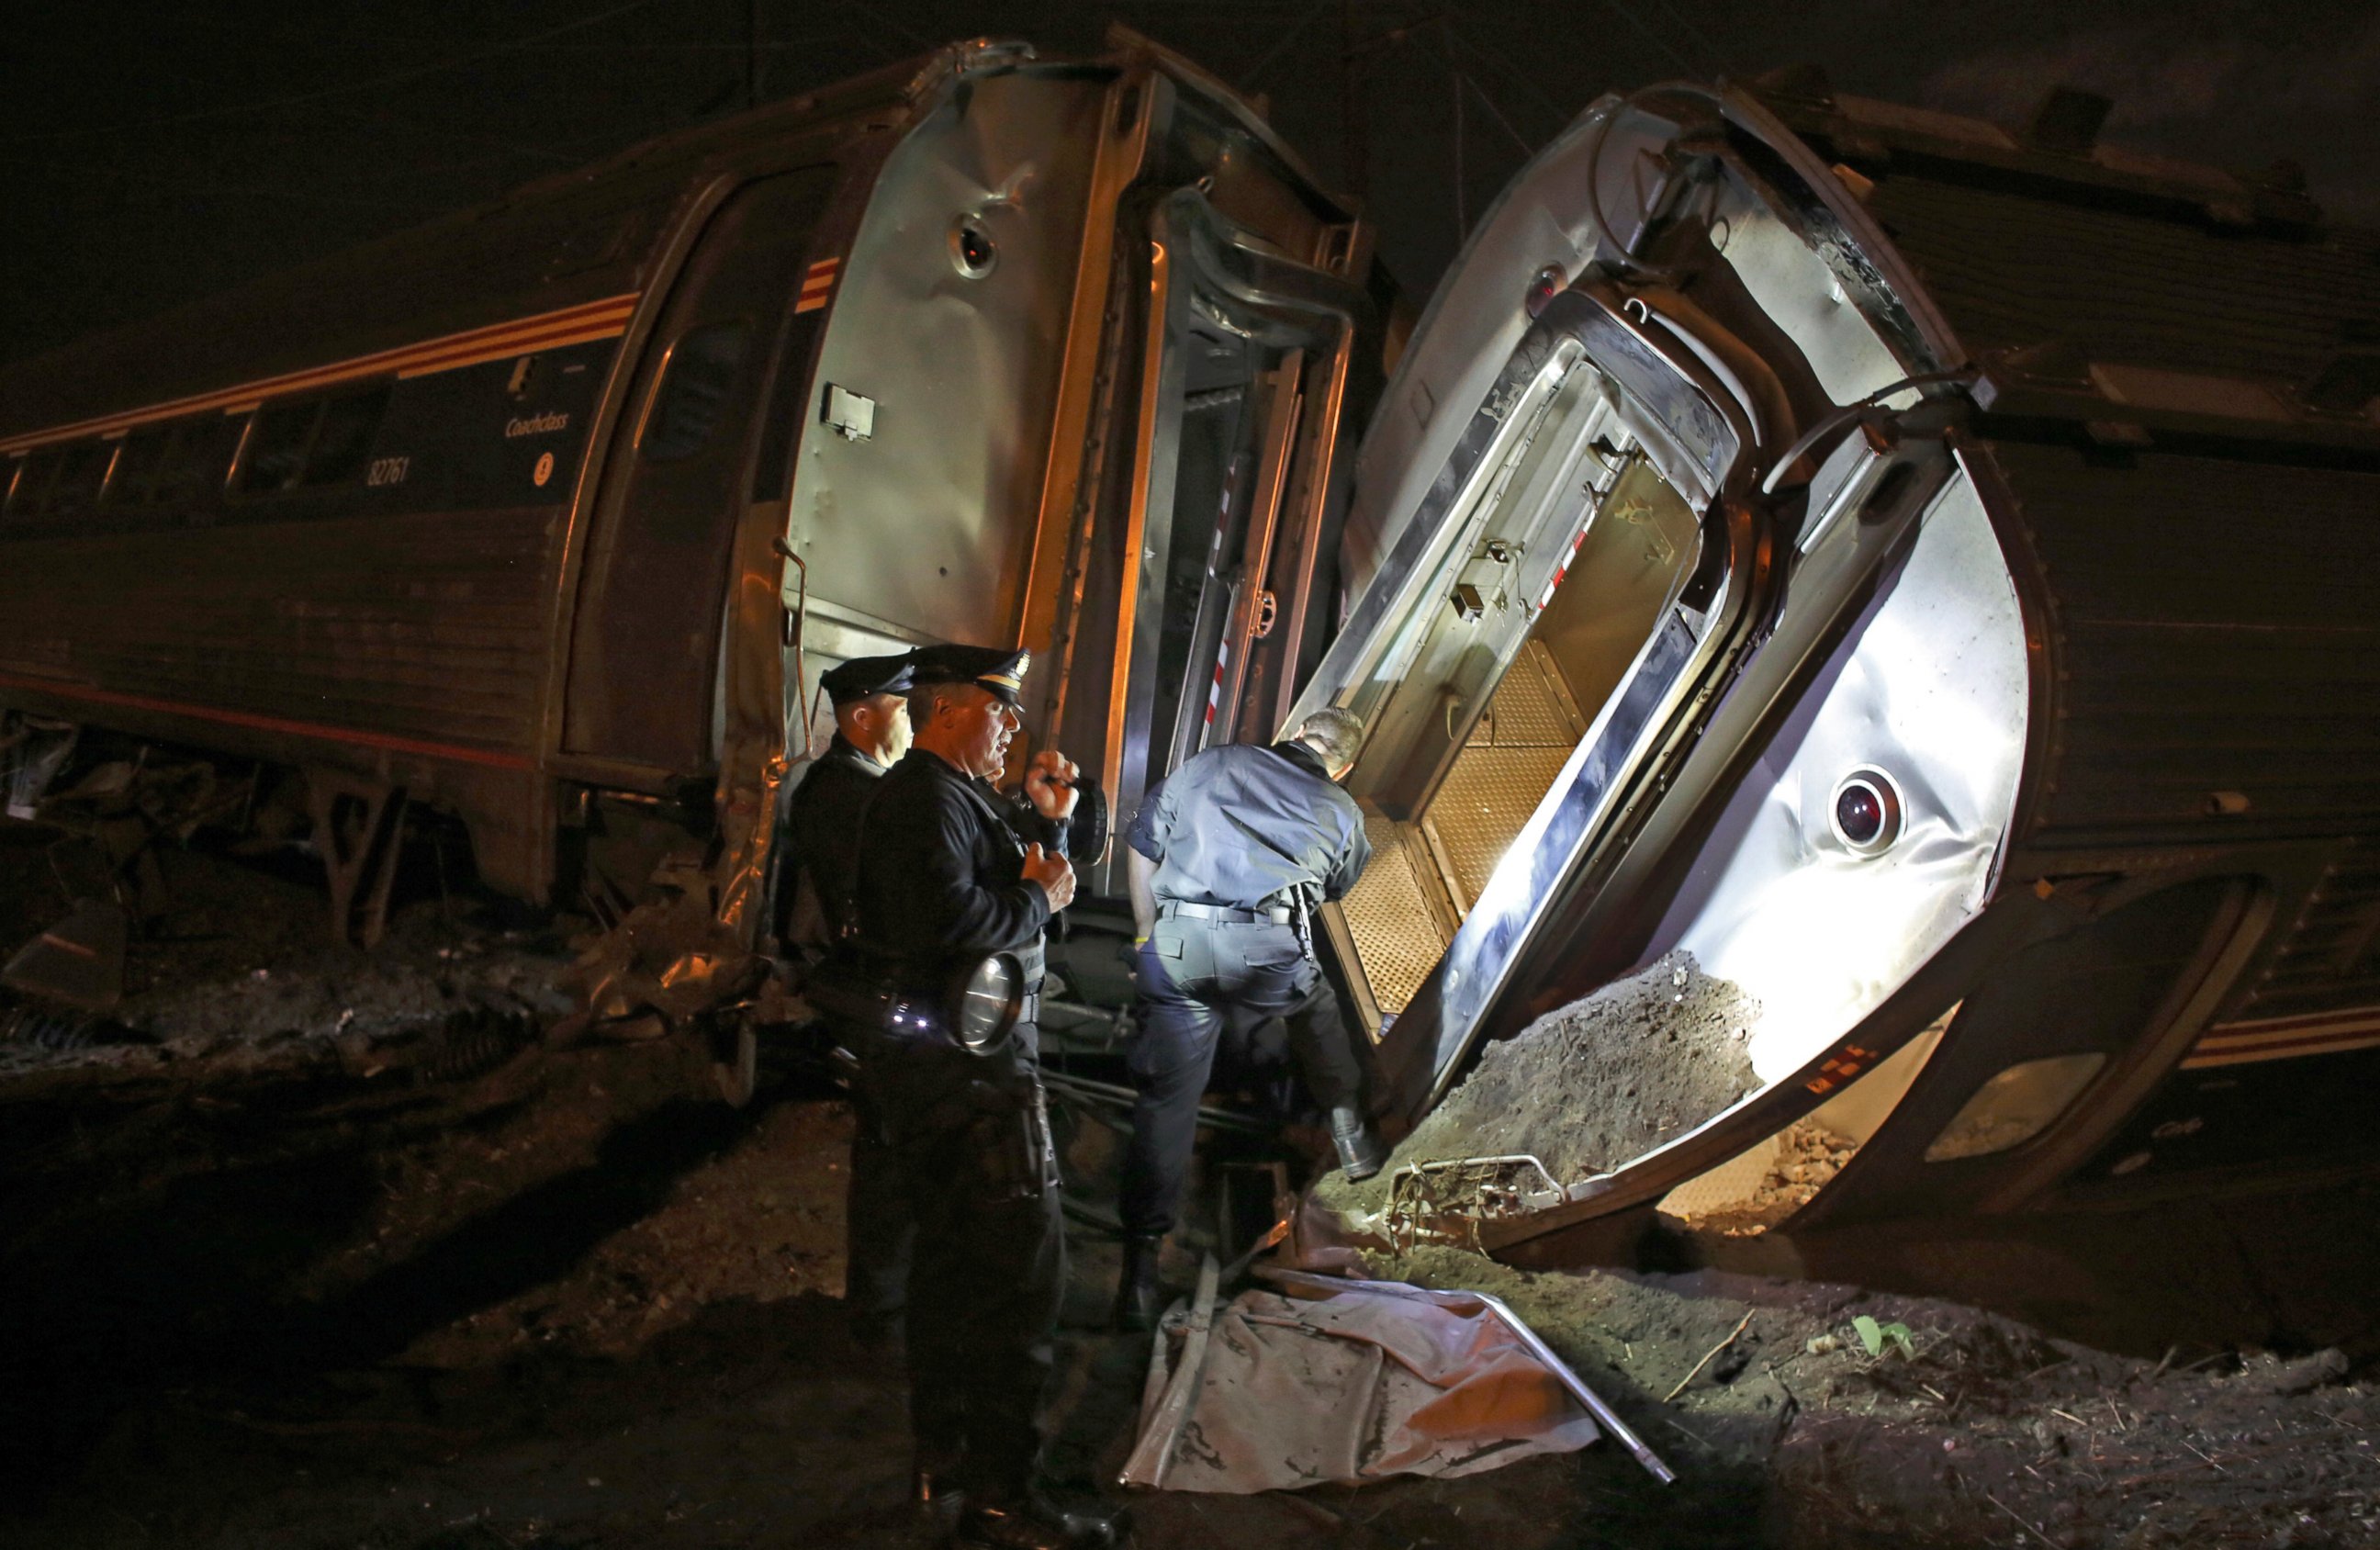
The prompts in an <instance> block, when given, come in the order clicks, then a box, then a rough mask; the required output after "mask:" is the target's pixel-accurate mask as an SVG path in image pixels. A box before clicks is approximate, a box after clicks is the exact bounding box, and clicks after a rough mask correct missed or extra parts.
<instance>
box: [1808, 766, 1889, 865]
mask: <svg viewBox="0 0 2380 1550" xmlns="http://www.w3.org/2000/svg"><path fill="white" fill-rule="evenodd" d="M1901 818H1902V809H1901V804H1900V787H1898V786H1896V785H1894V784H1893V783H1892V777H1891V776H1889V775H1887V774H1886V773H1885V772H1884V771H1883V770H1881V769H1854V770H1852V772H1851V773H1850V774H1848V775H1846V776H1844V777H1843V778H1842V780H1841V781H1839V782H1838V783H1837V784H1836V786H1835V794H1834V799H1833V801H1832V802H1830V803H1829V804H1828V807H1827V820H1828V826H1829V827H1831V828H1832V829H1834V831H1835V838H1836V839H1838V840H1840V841H1841V842H1843V845H1844V847H1845V848H1846V849H1849V850H1851V851H1853V852H1856V853H1857V854H1861V855H1877V854H1882V853H1883V852H1885V851H1888V850H1889V849H1891V848H1892V842H1894V841H1895V840H1898V839H1900V825H1901Z"/></svg>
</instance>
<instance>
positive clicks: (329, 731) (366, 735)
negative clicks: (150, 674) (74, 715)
mask: <svg viewBox="0 0 2380 1550" xmlns="http://www.w3.org/2000/svg"><path fill="white" fill-rule="evenodd" d="M0 688H5V689H31V690H33V691H35V692H37V693H40V694H45V695H58V696H64V697H66V698H67V699H82V700H91V701H93V702H95V703H97V704H101V705H115V706H120V707H122V708H125V709H128V710H154V711H157V712H159V713H161V714H164V715H168V716H188V717H193V718H195V719H197V720H200V721H220V722H222V723H223V724H224V725H225V726H235V727H248V728H250V729H252V730H254V731H258V732H282V733H290V734H292V735H293V736H297V737H310V738H312V739H314V740H315V741H317V742H321V743H343V744H346V745H349V746H351V747H358V748H378V749H382V750H384V751H386V752H388V753H393V754H415V755H419V757H423V758H433V759H447V760H450V761H452V762H454V763H456V764H478V765H485V766H487V767H488V768H490V769H516V770H520V771H523V772H528V771H529V770H533V769H536V768H537V765H536V763H535V761H533V760H532V759H530V758H529V757H528V755H526V754H516V753H509V752H507V751H505V750H504V749H502V748H473V747H468V746H467V745H463V744H460V743H432V742H430V741H428V740H426V739H423V738H419V737H399V736H396V735H395V734H394V733H382V732H365V731H362V730H361V729H359V728H353V727H327V726H323V725H321V724H320V723H318V722H314V721H291V720H289V719H287V718H286V717H282V716H262V715H258V714H257V713H256V712H254V711H249V710H225V709H220V708H216V707H214V706H209V705H192V704H189V703H188V702H187V701H184V700H172V699H152V698H149V697H148V696H144V695H128V694H120V693H118V692H117V691H115V690H114V689H99V688H91V687H87V686H85V685H83V684H62V683H59V682H57V681H56V680H55V679H48V678H18V677H16V676H14V675H13V674H10V673H5V672H0Z"/></svg>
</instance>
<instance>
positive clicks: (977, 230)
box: [951, 215, 1000, 280]
mask: <svg viewBox="0 0 2380 1550" xmlns="http://www.w3.org/2000/svg"><path fill="white" fill-rule="evenodd" d="M999 261H1000V249H999V248H997V247H996V246H994V245H993V243H992V240H991V234H990V232H987V231H985V230H984V229H983V221H982V219H981V217H979V216H975V215H962V216H960V217H959V218H958V219H957V220H956V221H954V222H953V223H952V224H951V267H952V268H953V269H955V270H957V271H958V272H960V273H961V274H964V275H965V276H966V277H967V278H968V279H970V280H980V279H982V278H983V277H984V276H985V275H987V274H989V273H990V272H991V270H992V266H993V265H994V264H996V263H998V262H999Z"/></svg>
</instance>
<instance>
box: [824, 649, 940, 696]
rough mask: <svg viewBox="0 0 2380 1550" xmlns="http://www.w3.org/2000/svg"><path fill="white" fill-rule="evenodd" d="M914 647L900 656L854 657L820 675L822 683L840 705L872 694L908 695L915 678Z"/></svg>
mask: <svg viewBox="0 0 2380 1550" xmlns="http://www.w3.org/2000/svg"><path fill="white" fill-rule="evenodd" d="M916 655H917V653H916V652H914V651H904V652H903V653H901V655H899V656H897V657H854V658H853V659H851V660H849V661H847V662H845V663H844V664H843V665H842V666H841V667H836V668H830V669H828V670H827V671H826V672H822V673H820V675H819V685H820V687H821V688H823V689H825V690H826V697H827V698H829V699H831V700H832V701H833V702H834V703H835V704H837V705H848V704H850V703H851V702H852V701H853V700H856V699H866V698H867V697H868V696H870V695H905V694H907V693H908V692H909V685H910V684H913V683H915V682H916V678H915V675H914V673H913V672H912V667H911V662H910V659H911V658H912V657H914V656H916Z"/></svg>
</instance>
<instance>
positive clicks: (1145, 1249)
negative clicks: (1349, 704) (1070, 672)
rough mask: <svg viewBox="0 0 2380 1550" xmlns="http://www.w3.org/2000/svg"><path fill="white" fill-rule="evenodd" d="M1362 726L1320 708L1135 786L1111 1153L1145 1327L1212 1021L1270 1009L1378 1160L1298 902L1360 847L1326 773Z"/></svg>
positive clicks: (1348, 1156) (1335, 1004)
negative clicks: (1118, 1113)
mask: <svg viewBox="0 0 2380 1550" xmlns="http://www.w3.org/2000/svg"><path fill="white" fill-rule="evenodd" d="M1362 740H1363V723H1362V722H1361V721H1358V720H1357V719H1356V718H1355V717H1354V715H1353V714H1351V713H1349V712H1347V711H1344V710H1339V709H1325V710H1320V711H1318V712H1316V713H1315V714H1314V715H1312V716H1309V717H1307V718H1306V720H1305V722H1304V723H1303V724H1302V725H1300V726H1299V728H1298V730H1297V733H1296V734H1295V735H1294V736H1293V737H1291V738H1290V739H1289V740H1288V741H1287V742H1283V743H1276V744H1274V745H1272V746H1270V747H1260V746H1257V745H1252V744H1226V745H1220V746H1218V747H1213V748H1208V749H1207V750H1205V751H1204V752H1202V753H1199V754H1196V755H1194V756H1192V757H1191V758H1190V759H1189V760H1187V761H1186V762H1185V763H1184V765H1183V766H1182V768H1181V769H1177V770H1175V771H1174V772H1173V773H1172V775H1170V776H1168V777H1166V779H1165V780H1164V781H1161V782H1160V784H1159V785H1158V786H1157V788H1156V789H1155V790H1154V791H1152V792H1150V793H1148V797H1147V801H1145V802H1144V803H1142V805H1141V808H1140V811H1139V813H1138V814H1137V815H1135V817H1134V819H1133V825H1132V829H1131V832H1130V834H1129V835H1128V836H1127V837H1126V838H1127V841H1128V842H1129V844H1130V846H1131V854H1129V855H1128V856H1127V857H1126V866H1127V877H1128V880H1129V883H1130V887H1131V890H1132V913H1133V919H1134V922H1135V928H1136V930H1137V933H1138V935H1137V938H1136V939H1135V948H1136V952H1135V978H1136V979H1137V980H1138V982H1139V987H1140V1001H1141V1028H1140V1033H1139V1035H1138V1037H1136V1038H1135V1039H1134V1041H1133V1042H1132V1045H1131V1046H1130V1047H1129V1048H1128V1049H1127V1050H1126V1052H1125V1060H1126V1062H1127V1063H1128V1064H1129V1065H1130V1067H1131V1069H1132V1074H1133V1082H1134V1085H1135V1087H1136V1088H1137V1089H1138V1095H1137V1096H1136V1098H1135V1102H1134V1104H1133V1111H1132V1136H1131V1139H1130V1140H1129V1141H1128V1142H1127V1143H1126V1144H1125V1147H1124V1154H1123V1189H1122V1193H1121V1197H1120V1199H1119V1202H1118V1205H1119V1214H1120V1215H1121V1216H1122V1217H1123V1227H1124V1232H1125V1239H1124V1259H1123V1277H1122V1278H1121V1280H1120V1282H1119V1284H1118V1286H1117V1288H1116V1306H1115V1317H1116V1322H1117V1324H1118V1325H1119V1326H1122V1327H1123V1328H1126V1329H1146V1328H1147V1327H1148V1326H1149V1322H1150V1320H1151V1319H1152V1317H1153V1316H1154V1314H1155V1311H1156V1302H1157V1251H1158V1245H1159V1243H1160V1241H1162V1240H1163V1238H1164V1236H1165V1234H1166V1233H1167V1232H1168V1231H1170V1230H1172V1227H1173V1214H1174V1206H1175V1204H1176V1202H1177V1200H1178V1199H1179V1197H1180V1195H1181V1193H1182V1181H1183V1176H1184V1174H1185V1173H1186V1172H1187V1171H1188V1169H1189V1166H1190V1151H1191V1144H1192V1142H1193V1141H1194V1139H1195V1137H1196V1131H1197V1123H1198V1096H1199V1095H1200V1094H1201V1093H1202V1092H1204V1091H1205V1090H1206V1086H1207V1076H1208V1071H1209V1069H1210V1068H1211V1067H1212V1066H1213V1064H1214V1060H1215V1045H1216V1040H1217V1038H1218V1036H1219V1035H1220V1033H1221V1031H1222V1028H1223V1026H1224V1024H1225V1023H1227V1022H1228V1023H1231V1024H1232V1025H1233V1029H1234V1031H1235V1033H1238V1034H1242V1035H1245V1033H1246V1032H1248V1031H1249V1030H1252V1029H1253V1028H1254V1027H1255V1026H1256V1025H1257V1023H1262V1022H1264V1021H1266V1020H1267V1019H1269V1018H1274V1017H1279V1018H1283V1019H1286V1020H1287V1022H1288V1023H1289V1035H1290V1050H1291V1053H1292V1054H1293V1055H1294V1056H1295V1057H1296V1059H1297V1061H1298V1064H1299V1066H1300V1068H1301V1070H1302V1073H1303V1074H1304V1076H1305V1085H1306V1090H1307V1091H1308V1092H1310V1093H1311V1094H1312V1095H1313V1096H1314V1098H1315V1101H1316V1102H1318V1103H1319V1104H1321V1105H1322V1106H1323V1107H1324V1108H1328V1109H1329V1110H1330V1136H1331V1140H1332V1142H1333V1143H1334V1144H1336V1146H1337V1148H1338V1152H1339V1161H1340V1165H1341V1167H1342V1168H1343V1169H1345V1171H1346V1174H1347V1177H1348V1178H1350V1179H1367V1178H1369V1177H1371V1176H1372V1175H1373V1174H1375V1173H1377V1172H1378V1171H1379V1169H1380V1162H1381V1153H1380V1146H1379V1143H1378V1139H1377V1138H1376V1137H1375V1136H1374V1135H1373V1133H1372V1131H1371V1127H1370V1125H1369V1123H1368V1122H1367V1121H1366V1119H1365V1117H1364V1110H1363V1108H1362V1098H1361V1094H1362V1089H1363V1067H1362V1066H1361V1064H1360V1063H1359V1062H1358V1060H1357V1058H1356V1053H1355V1048H1354V1045H1353V1043H1351V1042H1350V1040H1349V1038H1348V1030H1347V1023H1346V1020H1345V1018H1344V1017H1343V1016H1342V1013H1341V1011H1340V1009H1339V999H1338V996H1337V994H1336V993H1335V992H1334V991H1333V990H1332V989H1331V987H1330V982H1329V981H1328V980H1326V979H1324V978H1323V976H1322V971H1321V967H1320V965H1319V964H1318V963H1316V962H1315V958H1314V951H1313V926H1312V919H1311V912H1312V909H1313V907H1314V905H1315V904H1316V903H1318V902H1320V901H1321V900H1327V899H1337V898H1340V897H1342V895H1344V894H1345V893H1346V891H1347V890H1349V889H1351V888H1353V887H1354V885H1355V879H1356V878H1359V877H1361V876H1362V875H1363V871H1364V865H1365V863H1366V862H1367V861H1369V860H1370V859H1371V854H1372V849H1371V845H1370V843H1369V842H1367V841H1366V839H1365V838H1364V815H1363V813H1362V811H1361V810H1360V809H1358V808H1357V807H1356V805H1355V799H1354V797H1351V796H1349V795H1348V794H1347V793H1346V792H1345V791H1343V790H1342V789H1341V787H1340V785H1339V783H1338V782H1339V781H1342V780H1344V779H1345V778H1346V775H1347V771H1348V770H1349V769H1352V768H1354V762H1355V752H1356V749H1357V748H1358V747H1359V746H1360V745H1361V744H1362Z"/></svg>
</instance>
